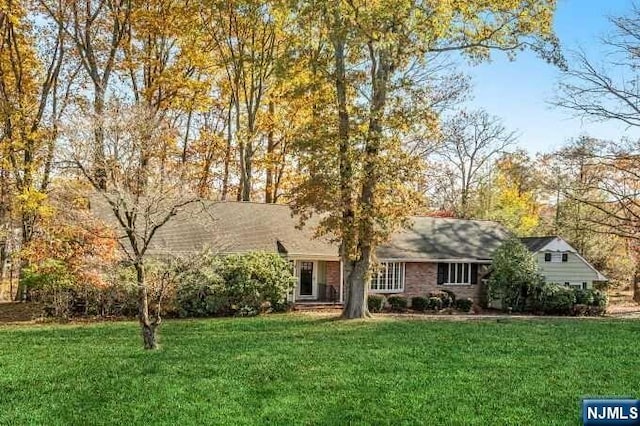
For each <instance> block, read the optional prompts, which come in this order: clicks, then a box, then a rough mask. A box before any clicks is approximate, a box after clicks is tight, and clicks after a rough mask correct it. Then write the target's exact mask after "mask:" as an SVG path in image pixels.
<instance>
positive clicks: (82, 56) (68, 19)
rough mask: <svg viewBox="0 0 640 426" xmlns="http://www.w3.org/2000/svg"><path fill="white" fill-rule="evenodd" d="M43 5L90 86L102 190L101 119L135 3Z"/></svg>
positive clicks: (43, 1)
mask: <svg viewBox="0 0 640 426" xmlns="http://www.w3.org/2000/svg"><path fill="white" fill-rule="evenodd" d="M38 3H39V5H40V6H41V8H42V9H43V10H45V11H46V13H47V14H48V16H49V17H50V18H51V19H53V20H54V21H55V22H56V23H57V25H58V28H59V31H62V32H64V33H65V34H66V35H67V36H68V37H69V39H70V40H71V41H72V46H73V52H74V53H75V55H76V57H77V61H78V62H79V63H80V64H81V67H82V70H83V71H84V73H83V77H84V78H86V79H87V80H88V81H89V82H90V87H91V89H92V90H91V94H90V95H89V96H90V104H91V110H90V111H85V113H88V114H91V115H93V116H94V117H96V119H97V120H98V122H97V123H96V124H97V125H96V126H95V128H94V135H93V137H94V141H95V143H94V144H93V147H94V153H93V156H94V159H95V165H94V166H93V174H94V178H95V179H96V181H97V182H98V183H99V184H100V186H101V187H102V188H106V186H105V185H106V182H107V177H106V176H105V174H106V170H103V169H101V168H100V165H101V164H103V163H104V159H103V156H104V149H103V148H102V145H103V142H102V140H103V138H104V135H103V129H102V126H100V122H99V120H100V117H101V116H102V114H103V112H104V108H105V102H106V100H107V96H108V94H109V89H110V85H111V83H112V80H113V76H114V74H115V72H116V66H117V63H118V61H119V60H121V59H122V58H121V57H120V56H119V54H120V53H121V48H122V44H123V41H124V40H125V36H126V34H127V29H128V27H129V23H130V16H131V4H132V1H131V0H87V1H75V0H38Z"/></svg>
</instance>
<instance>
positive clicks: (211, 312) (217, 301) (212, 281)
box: [176, 265, 231, 317]
mask: <svg viewBox="0 0 640 426" xmlns="http://www.w3.org/2000/svg"><path fill="white" fill-rule="evenodd" d="M176 298H177V304H178V309H179V315H180V316H181V317H209V316H220V315H229V314H230V313H231V309H230V305H231V303H230V300H229V298H228V297H227V295H226V293H225V288H224V281H223V279H222V277H221V276H220V275H219V274H218V273H217V271H216V270H215V268H214V267H213V266H212V265H209V266H206V267H200V268H198V269H195V270H191V271H188V272H186V273H185V274H183V275H182V276H181V280H180V284H179V285H178V289H177V295H176Z"/></svg>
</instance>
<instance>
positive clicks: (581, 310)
mask: <svg viewBox="0 0 640 426" xmlns="http://www.w3.org/2000/svg"><path fill="white" fill-rule="evenodd" d="M573 315H574V316H577V317H582V316H585V315H589V306H587V305H585V304H583V303H577V304H575V305H573Z"/></svg>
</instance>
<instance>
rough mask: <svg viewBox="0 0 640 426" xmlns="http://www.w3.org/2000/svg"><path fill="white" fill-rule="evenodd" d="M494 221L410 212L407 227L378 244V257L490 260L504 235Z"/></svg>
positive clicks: (503, 230)
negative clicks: (384, 242)
mask: <svg viewBox="0 0 640 426" xmlns="http://www.w3.org/2000/svg"><path fill="white" fill-rule="evenodd" d="M508 235H509V234H508V232H507V230H506V229H504V228H503V227H502V226H501V225H499V224H498V223H496V222H491V221H483V220H464V219H449V218H434V217H424V216H414V217H412V218H411V225H410V227H409V228H408V229H405V230H402V231H400V232H397V233H395V234H394V235H393V236H392V237H391V240H390V241H389V242H388V243H386V244H384V245H382V246H380V247H379V248H378V252H377V255H378V257H379V258H380V259H412V260H445V259H469V260H490V259H491V257H492V255H493V252H494V250H495V249H497V248H498V247H499V246H500V244H502V242H503V241H504V240H505V239H506V238H507V237H508Z"/></svg>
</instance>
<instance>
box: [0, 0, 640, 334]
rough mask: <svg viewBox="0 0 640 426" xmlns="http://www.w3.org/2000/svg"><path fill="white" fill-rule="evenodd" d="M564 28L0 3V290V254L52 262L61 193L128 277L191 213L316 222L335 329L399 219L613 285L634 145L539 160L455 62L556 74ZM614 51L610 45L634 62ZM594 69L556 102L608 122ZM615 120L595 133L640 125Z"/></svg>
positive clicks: (627, 217) (219, 8)
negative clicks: (113, 237)
mask: <svg viewBox="0 0 640 426" xmlns="http://www.w3.org/2000/svg"><path fill="white" fill-rule="evenodd" d="M554 10H555V2H554V1H552V0H548V1H544V0H530V1H524V2H512V1H504V0H491V1H488V2H484V3H483V4H482V5H479V4H478V2H473V1H463V0H461V1H457V2H449V3H446V4H444V3H441V2H428V1H392V2H383V1H374V2H366V4H365V3H364V2H358V1H340V2H307V1H299V2H298V1H293V2H292V1H281V0H272V1H267V2H264V1H260V2H258V1H254V0H238V1H216V0H206V1H205V0H200V1H188V2H187V1H173V0H151V1H138V0H90V1H84V2H78V1H74V0H30V1H22V2H17V1H12V0H3V1H0V29H1V30H2V40H1V45H0V127H1V130H2V135H1V136H2V145H1V146H0V201H1V203H0V240H1V241H0V255H1V256H2V259H0V261H1V265H2V278H3V279H4V278H5V276H6V275H7V273H8V268H7V265H8V262H7V260H8V258H9V257H10V256H12V257H13V259H14V262H13V265H14V267H16V266H18V267H19V269H26V268H30V267H31V263H33V262H36V263H41V262H42V261H43V254H42V250H44V247H46V246H47V245H46V244H44V245H42V244H36V243H34V240H45V241H46V240H48V239H53V238H58V237H56V236H59V235H61V234H64V232H62V231H61V230H60V229H58V228H55V229H52V227H51V223H52V219H51V216H52V215H54V216H55V215H58V214H59V212H60V208H61V207H62V205H60V201H59V200H66V198H64V197H58V196H55V197H53V196H52V194H53V193H54V192H55V191H63V192H64V191H65V188H70V187H73V188H75V189H74V190H78V189H81V190H85V191H90V192H92V193H94V194H96V193H97V194H102V196H103V198H104V200H105V201H106V202H107V203H109V204H110V205H111V209H112V210H113V213H114V215H115V216H114V217H115V218H116V219H117V220H118V222H119V223H120V225H121V228H122V229H121V231H122V232H123V233H124V235H125V236H126V237H127V241H128V243H127V244H128V245H127V248H129V249H132V250H133V251H129V252H127V251H126V250H125V253H126V254H127V256H128V259H129V260H130V261H131V262H133V264H135V265H144V262H145V260H144V247H145V245H146V244H148V241H149V239H150V238H152V237H153V232H152V230H153V227H148V226H147V227H143V228H144V229H141V228H140V226H141V223H142V224H143V225H144V224H148V223H150V222H153V223H154V224H158V223H161V222H162V220H157V219H158V218H162V219H164V218H167V220H169V219H170V218H171V217H172V215H174V214H175V213H176V212H177V211H178V210H179V209H180V208H181V207H183V206H185V205H187V204H189V203H191V202H194V201H195V200H197V199H200V198H204V199H212V200H238V201H257V202H266V203H286V204H290V205H291V206H292V208H293V209H294V211H295V213H297V214H299V216H300V218H301V220H302V221H304V220H305V219H306V218H308V217H309V216H310V215H312V214H323V215H324V216H323V217H324V218H325V220H324V221H323V223H322V229H321V230H320V231H321V232H324V233H330V234H331V235H332V236H333V237H334V238H335V239H337V240H339V241H340V242H341V256H342V259H343V261H344V264H345V265H346V271H345V277H346V281H347V288H348V289H349V297H347V303H346V308H345V316H347V317H363V316H367V308H366V303H365V302H366V298H365V297H364V295H365V294H366V288H367V287H368V282H369V271H370V269H371V267H372V265H373V264H374V262H375V259H374V254H373V253H375V247H376V246H377V245H378V244H379V243H380V242H382V241H384V240H385V239H386V238H387V237H388V236H389V235H390V234H391V233H392V232H394V231H395V230H397V229H398V228H399V227H401V226H402V225H403V224H404V223H405V221H406V218H407V217H408V216H409V215H411V214H433V215H439V216H455V217H461V218H469V219H490V220H496V221H499V222H500V223H502V224H503V225H504V226H505V227H507V228H508V229H510V230H511V231H513V232H514V233H515V234H517V235H520V236H526V235H534V234H535V235H540V234H558V235H561V236H563V237H565V238H566V239H567V240H568V241H569V242H570V243H571V244H573V245H574V246H575V247H576V248H577V249H578V250H579V251H580V252H581V254H583V255H584V256H585V257H586V258H588V259H589V260H590V261H592V263H594V265H595V266H596V267H599V268H602V269H603V270H604V271H605V273H608V274H609V275H610V277H611V278H613V279H614V280H619V281H620V282H624V281H625V280H627V279H628V278H629V276H630V275H629V273H630V272H629V271H630V270H634V271H640V267H635V266H633V265H630V264H628V262H627V263H626V262H620V261H619V260H618V257H619V256H622V257H625V258H628V257H630V258H632V259H635V258H636V257H637V256H636V252H637V244H636V242H637V241H639V240H640V237H638V235H640V234H637V232H636V229H638V226H637V222H636V218H637V217H638V216H636V215H637V214H640V211H638V210H637V209H636V206H637V202H638V201H637V197H636V189H637V186H636V183H635V181H634V178H636V177H637V174H636V173H637V170H638V168H637V167H638V164H637V162H636V156H637V155H638V148H637V146H635V145H634V144H633V143H631V142H624V143H623V142H619V141H617V142H615V143H602V142H599V141H592V140H590V139H588V138H581V139H578V140H576V141H575V142H572V143H571V144H570V145H568V146H567V147H566V148H563V149H562V150H560V151H559V152H558V153H554V154H548V155H544V156H542V155H541V156H537V157H532V156H531V155H530V154H528V153H526V152H524V151H521V150H517V149H516V143H517V137H518V135H517V133H516V132H515V131H514V129H508V128H506V127H505V126H504V124H503V123H502V121H501V119H500V117H493V116H491V115H490V114H489V113H487V112H486V111H483V110H481V109H480V110H468V109H467V108H466V107H465V105H464V101H465V100H466V98H468V96H469V94H470V90H471V89H470V83H469V80H468V79H467V78H466V77H465V76H464V75H461V74H460V72H459V71H458V70H457V68H456V66H455V64H456V62H457V61H459V60H460V59H461V58H462V59H464V60H468V61H470V62H472V63H477V62H479V61H483V60H486V59H488V58H489V57H490V55H491V52H492V51H494V50H500V51H506V52H508V54H509V55H515V53H516V52H517V51H519V50H521V49H529V50H532V51H534V52H535V53H536V54H538V55H539V56H540V57H541V58H542V59H544V60H547V61H550V62H552V63H554V64H557V65H559V66H560V67H564V66H565V65H566V64H565V62H564V59H563V57H562V56H561V54H560V51H559V46H558V42H557V40H556V38H555V36H554V34H553V31H552V28H551V22H552V17H553V13H554ZM639 20H640V18H638V13H637V11H635V14H634V18H625V19H624V20H622V19H621V20H616V21H614V23H616V25H617V27H618V28H619V29H621V30H635V28H636V27H635V25H636V24H637V22H638V21H639ZM627 33H628V35H627V36H625V37H633V36H634V34H637V33H635V32H632V31H627ZM623 41H624V40H623V39H616V41H615V42H612V46H614V47H618V48H620V49H622V50H623V53H622V54H623V55H624V50H625V45H624V44H623V43H622V42H623ZM627 51H628V55H627V56H626V57H627V58H628V61H629V65H630V67H632V65H633V64H634V62H633V61H635V60H636V58H635V57H633V55H632V50H631V49H627ZM574 65H575V66H576V67H577V68H573V66H574ZM594 72H598V71H597V70H596V69H595V68H593V67H592V66H591V65H590V62H589V61H588V60H587V59H586V58H584V57H583V58H581V59H580V60H578V61H576V62H575V64H570V66H569V68H568V74H567V76H568V77H567V78H568V80H567V82H566V86H565V88H566V92H565V93H566V96H565V97H564V98H563V99H564V101H563V102H559V103H561V104H562V106H564V107H569V108H573V109H576V110H580V111H582V112H584V113H585V114H592V115H593V114H595V115H597V114H604V113H603V112H602V111H603V109H602V108H599V109H598V108H596V107H594V104H593V100H592V98H589V99H587V100H585V99H580V96H579V93H580V90H579V89H580V88H581V87H582V86H580V85H581V84H588V83H589V82H591V83H592V84H595V85H598V84H599V83H598V82H599V81H607V80H606V79H602V80H597V79H592V78H590V76H591V74H590V73H594ZM581 82H582V83H581ZM603 87H604V86H602V85H601V86H600V87H599V89H598V90H606V88H603ZM573 89H575V90H573ZM627 89H628V88H627ZM627 89H625V88H624V86H623V88H621V89H620V91H624V90H627ZM572 90H573V91H572ZM593 90H594V91H592V92H589V91H583V93H592V94H594V95H595V94H597V95H598V97H599V96H600V94H601V92H598V91H597V90H596V89H593ZM625 93H626V92H625ZM615 94H616V93H614V95H615ZM617 94H619V92H617ZM630 96H634V95H630ZM631 103H632V104H633V100H632V99H631ZM622 105H623V109H621V110H616V112H617V113H618V115H617V116H616V115H613V114H612V113H611V112H613V110H611V111H608V112H607V114H604V115H602V117H603V118H607V119H620V120H623V121H625V120H626V121H625V122H627V123H629V124H630V125H635V124H636V121H634V120H636V119H637V117H639V116H638V115H637V111H629V110H628V109H625V108H627V107H624V103H623V104H622ZM65 202H66V201H65ZM149 203H152V206H151V207H150V206H149ZM65 223H67V221H65V220H61V221H60V222H59V223H58V225H64V224H65ZM163 223H164V222H163ZM69 226H72V224H71V223H69ZM96 226H98V225H96ZM70 229H73V228H70ZM21 248H23V249H24V250H22V252H21V251H20V249H21ZM37 250H40V251H41V252H40V253H38V254H37V255H36V254H35V253H34V251H37ZM136 250H137V251H136ZM100 252H101V251H100V250H96V253H100ZM20 253H22V255H20ZM52 256H53V254H52ZM56 256H57V255H56ZM44 257H46V256H44ZM18 263H19V265H18ZM631 263H633V262H631ZM633 264H634V265H636V264H640V262H635V263H633ZM139 274H140V275H141V276H144V271H143V270H140V271H139ZM633 275H635V276H637V277H640V272H635V273H634V274H633ZM636 281H638V280H636ZM141 287H143V285H141ZM639 297H640V296H639ZM145 321H146V322H148V324H147V325H148V326H149V327H151V322H149V319H148V318H147V319H144V320H143V322H145Z"/></svg>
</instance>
